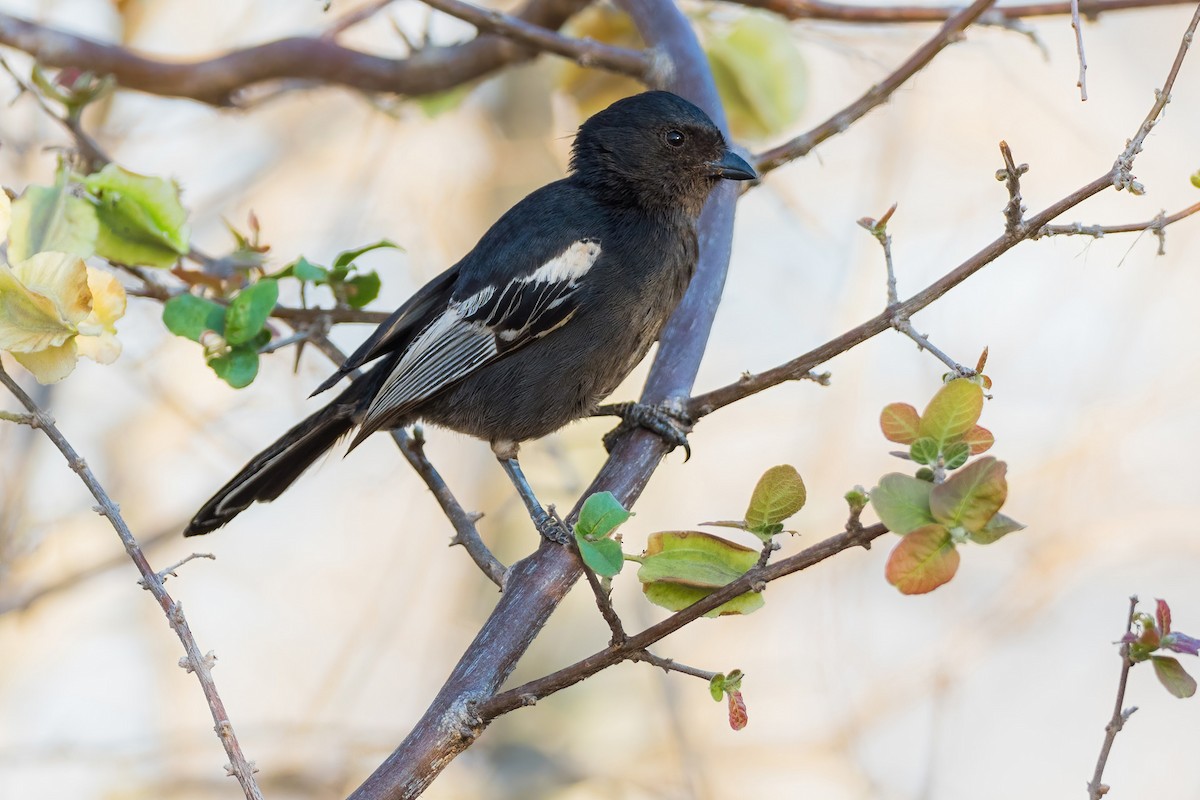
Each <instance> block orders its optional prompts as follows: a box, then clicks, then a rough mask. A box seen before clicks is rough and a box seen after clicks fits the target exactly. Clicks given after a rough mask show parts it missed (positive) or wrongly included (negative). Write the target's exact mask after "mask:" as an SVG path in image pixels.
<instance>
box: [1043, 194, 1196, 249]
mask: <svg viewBox="0 0 1200 800" xmlns="http://www.w3.org/2000/svg"><path fill="white" fill-rule="evenodd" d="M1197 212H1200V203H1193V204H1192V205H1190V206H1188V207H1187V208H1185V209H1183V210H1182V211H1177V212H1175V213H1174V214H1170V215H1167V214H1165V213H1162V212H1160V213H1159V214H1158V216H1156V217H1155V218H1154V219H1152V220H1149V221H1148V222H1134V223H1131V224H1126V225H1084V224H1083V223H1082V222H1075V223H1072V224H1070V225H1043V226H1042V229H1041V230H1040V231H1038V232H1037V233H1036V234H1034V235H1033V236H1032V237H1031V238H1034V239H1037V238H1039V237H1042V236H1091V237H1092V238H1095V239H1099V238H1100V237H1102V236H1106V235H1108V234H1110V233H1141V232H1142V231H1153V232H1154V235H1155V236H1156V237H1157V238H1158V254H1159V255H1160V256H1161V255H1163V254H1164V253H1165V252H1166V229H1167V226H1168V225H1173V224H1174V223H1176V222H1179V221H1180V220H1181V219H1186V218H1187V217H1190V216H1192V215H1193V214H1195V213H1197Z"/></svg>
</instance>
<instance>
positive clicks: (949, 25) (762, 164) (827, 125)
mask: <svg viewBox="0 0 1200 800" xmlns="http://www.w3.org/2000/svg"><path fill="white" fill-rule="evenodd" d="M995 2H996V0H975V2H974V3H972V4H971V5H969V6H968V7H966V8H964V9H962V10H961V11H959V12H957V13H955V14H954V15H953V16H951V17H949V18H948V19H947V20H946V22H945V24H943V25H942V27H941V28H940V29H939V30H938V32H937V33H936V34H934V36H933V37H932V38H931V39H929V41H927V42H925V43H924V44H923V45H921V46H920V47H919V48H917V50H916V51H915V52H914V53H913V54H912V55H911V56H909V57H908V60H906V61H905V62H904V63H903V64H901V65H900V66H899V67H897V68H896V70H895V71H894V72H892V74H890V75H888V76H887V77H886V78H884V79H883V80H882V81H880V82H879V83H877V84H875V85H874V86H872V87H871V88H870V89H868V90H867V92H866V93H865V94H864V95H863V96H862V97H860V98H859V99H858V100H855V101H854V102H853V103H851V104H850V105H848V106H846V108H844V109H842V110H841V111H839V112H838V113H836V114H834V115H833V116H832V117H830V118H829V119H827V120H825V121H824V122H822V123H821V124H820V125H818V126H817V127H815V128H813V129H812V130H810V131H808V132H807V133H803V134H801V135H800V136H797V137H796V138H795V139H792V140H791V141H789V142H785V143H783V144H781V145H779V146H777V147H772V148H771V149H770V150H766V151H764V152H762V153H759V154H758V155H756V156H755V157H754V159H753V160H754V166H755V167H756V168H757V169H758V172H759V174H760V175H763V174H766V173H767V172H770V171H771V170H773V169H775V168H776V167H780V166H783V165H784V164H786V163H787V162H789V161H793V160H795V159H797V158H800V157H802V156H804V155H807V154H808V153H809V151H811V150H812V149H813V148H814V147H816V146H817V145H818V144H820V143H821V142H823V141H825V140H826V139H828V138H830V137H832V136H835V135H836V134H839V133H841V132H842V131H844V130H846V129H847V128H849V127H850V126H851V125H853V124H854V123H855V122H857V121H858V120H859V119H860V118H861V117H863V116H864V115H865V114H866V113H867V112H869V111H871V110H872V109H873V108H875V107H876V106H878V105H880V104H882V103H884V102H886V101H887V99H888V98H889V97H891V96H892V93H893V92H895V91H896V90H897V89H899V88H900V86H901V85H903V84H904V82H905V81H907V80H908V79H909V78H911V77H912V76H913V75H916V74H917V73H918V72H920V71H921V70H922V69H923V68H924V67H925V66H926V65H927V64H929V62H930V61H932V60H933V59H934V57H935V56H937V54H938V53H940V52H942V50H944V49H945V48H946V46H947V45H949V44H951V43H953V42H957V41H960V40H961V39H962V38H963V31H964V30H965V29H966V28H967V27H968V26H969V25H970V24H971V23H973V22H975V21H976V20H978V19H979V18H980V17H981V16H982V15H983V14H984V12H986V11H987V10H988V9H989V8H991V7H992V6H993V5H994V4H995Z"/></svg>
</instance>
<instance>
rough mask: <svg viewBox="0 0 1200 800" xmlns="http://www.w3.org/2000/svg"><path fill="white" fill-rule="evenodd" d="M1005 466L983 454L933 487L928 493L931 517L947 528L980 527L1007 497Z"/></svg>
mask: <svg viewBox="0 0 1200 800" xmlns="http://www.w3.org/2000/svg"><path fill="white" fill-rule="evenodd" d="M1007 469H1008V466H1007V465H1006V464H1005V463H1004V462H1003V461H997V460H996V459H995V458H993V457H992V456H984V457H983V458H980V459H977V460H976V461H974V462H972V463H971V464H969V465H967V466H966V467H964V468H963V469H962V471H961V472H958V473H956V474H955V475H954V476H953V477H951V478H948V479H947V480H946V482H945V483H941V484H938V485H937V486H935V487H933V491H932V492H931V493H930V495H929V510H930V511H931V512H932V513H933V518H934V519H936V520H937V521H938V522H940V523H942V524H944V525H945V526H946V527H948V528H954V527H962V528H965V529H966V530H967V531H982V530H983V528H984V526H985V525H987V523H988V520H990V519H991V518H992V517H993V516H995V514H996V512H997V511H999V510H1000V507H1001V506H1002V505H1004V500H1005V498H1007V497H1008V482H1007V481H1006V480H1005V479H1004V473H1005V470H1007Z"/></svg>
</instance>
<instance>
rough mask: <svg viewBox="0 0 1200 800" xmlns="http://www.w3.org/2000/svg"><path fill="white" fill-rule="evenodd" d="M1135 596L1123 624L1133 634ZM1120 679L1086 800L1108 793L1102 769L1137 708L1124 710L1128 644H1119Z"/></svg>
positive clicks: (1127, 676) (1127, 675) (1130, 662)
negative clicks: (1119, 735) (1127, 721)
mask: <svg viewBox="0 0 1200 800" xmlns="http://www.w3.org/2000/svg"><path fill="white" fill-rule="evenodd" d="M1137 604H1138V599H1137V595H1133V596H1132V597H1130V598H1129V618H1128V619H1127V620H1126V622H1125V632H1126V633H1132V632H1133V613H1134V610H1135V609H1136V608H1137ZM1120 654H1121V677H1120V679H1119V680H1118V681H1117V702H1116V703H1115V704H1114V705H1113V713H1112V718H1111V719H1109V721H1108V724H1107V725H1105V726H1104V743H1103V744H1102V745H1100V756H1099V757H1098V758H1097V759H1096V769H1095V771H1094V772H1093V773H1092V780H1091V781H1090V782H1089V783H1088V800H1100V798H1102V797H1103V796H1104V795H1105V794H1107V793H1108V787H1107V786H1105V785H1104V783H1103V780H1102V779H1103V778H1104V767H1105V765H1106V764H1108V754H1109V753H1110V752H1111V751H1112V746H1113V742H1114V741H1116V739H1117V734H1118V733H1120V732H1121V728H1123V727H1125V721H1126V720H1128V719H1129V717H1130V716H1132V715H1133V712H1135V711H1137V707H1136V706H1133V707H1130V708H1125V707H1124V706H1125V685H1126V684H1127V683H1128V682H1129V670H1130V668H1131V667H1133V659H1131V658H1130V657H1129V642H1123V643H1122V644H1121V650H1120Z"/></svg>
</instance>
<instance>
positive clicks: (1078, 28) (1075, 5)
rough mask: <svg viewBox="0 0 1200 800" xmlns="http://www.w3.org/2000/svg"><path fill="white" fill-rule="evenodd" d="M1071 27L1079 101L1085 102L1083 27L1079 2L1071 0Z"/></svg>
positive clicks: (1085, 79)
mask: <svg viewBox="0 0 1200 800" xmlns="http://www.w3.org/2000/svg"><path fill="white" fill-rule="evenodd" d="M1071 27H1072V28H1074V29H1075V50H1076V52H1077V53H1079V80H1077V81H1076V82H1075V85H1076V86H1078V87H1079V99H1080V100H1081V101H1083V102H1087V57H1086V56H1085V55H1084V54H1083V25H1082V23H1080V21H1079V0H1071Z"/></svg>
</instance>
